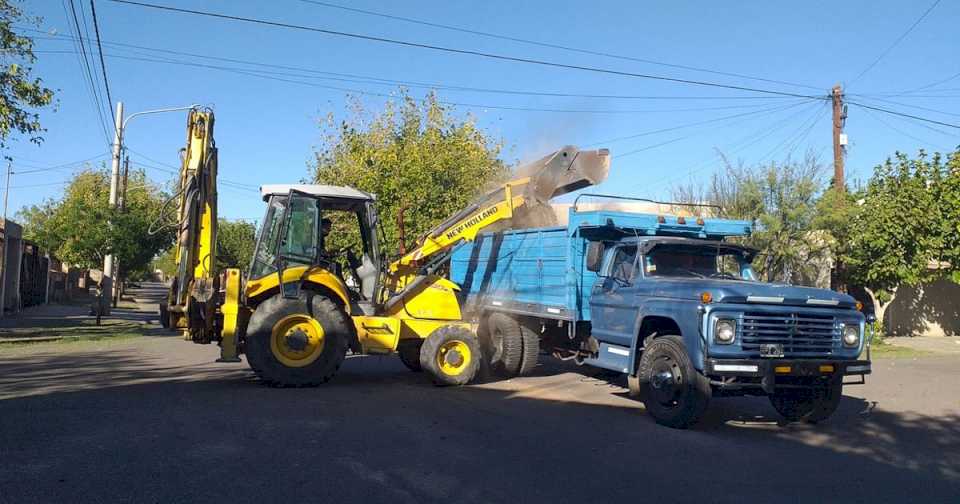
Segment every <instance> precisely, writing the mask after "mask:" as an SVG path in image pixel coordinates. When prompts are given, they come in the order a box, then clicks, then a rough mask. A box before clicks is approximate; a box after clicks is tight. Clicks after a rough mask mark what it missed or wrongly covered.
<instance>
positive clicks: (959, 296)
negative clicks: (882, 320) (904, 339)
mask: <svg viewBox="0 0 960 504" xmlns="http://www.w3.org/2000/svg"><path fill="white" fill-rule="evenodd" d="M886 316H887V324H888V327H889V328H890V332H892V333H893V334H897V335H902V336H957V335H960V285H958V284H956V283H953V282H951V281H949V280H938V281H936V282H933V283H930V284H927V285H923V286H920V287H907V286H903V287H900V289H898V291H897V298H896V299H894V300H893V303H892V304H891V305H890V308H888V309H887V313H886Z"/></svg>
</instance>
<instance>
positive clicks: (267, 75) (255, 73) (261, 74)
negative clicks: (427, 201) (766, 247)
mask: <svg viewBox="0 0 960 504" xmlns="http://www.w3.org/2000/svg"><path fill="white" fill-rule="evenodd" d="M35 52H38V53H40V52H45V53H61V52H63V53H66V51H35ZM106 56H107V57H108V58H118V59H126V60H132V61H146V62H152V63H163V64H171V65H183V66H189V67H195V68H208V69H213V70H220V71H225V72H231V73H236V74H240V75H246V76H250V77H257V78H262V79H269V80H275V81H279V82H287V83H292V84H300V85H304V86H310V87H315V88H320V89H329V90H333V91H343V92H346V93H356V94H360V95H368V96H378V97H383V98H393V97H394V95H392V94H388V93H383V92H377V91H368V90H364V89H357V88H347V87H339V86H330V85H324V84H317V83H315V82H304V81H300V80H294V79H286V78H282V77H278V76H279V75H296V74H288V73H280V72H265V71H262V70H249V69H243V68H236V67H226V66H219V65H208V64H204V63H196V62H190V61H181V60H174V59H169V58H164V59H157V58H146V57H137V56H125V55H119V54H107V55H106ZM300 77H301V78H318V77H315V76H311V75H300ZM321 78H322V77H321ZM322 79H325V78H322ZM334 80H345V79H334ZM350 82H363V81H350ZM364 83H367V84H380V85H383V84H382V83H377V82H364ZM770 98H779V97H770ZM438 102H439V103H440V104H442V105H452V106H461V107H467V108H479V109H495V110H508V111H519V112H550V113H577V114H638V113H660V112H705V111H710V110H730V109H750V108H758V107H765V106H768V105H769V103H764V104H759V105H727V106H717V107H694V108H672V109H558V108H544V107H517V106H510V105H494V104H486V103H469V102H459V101H449V100H439V101H438Z"/></svg>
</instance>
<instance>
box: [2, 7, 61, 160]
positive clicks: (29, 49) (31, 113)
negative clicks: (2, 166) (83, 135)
mask: <svg viewBox="0 0 960 504" xmlns="http://www.w3.org/2000/svg"><path fill="white" fill-rule="evenodd" d="M19 3H20V2H18V1H11V0H0V61H2V68H0V148H4V147H6V146H7V141H8V139H9V138H10V136H11V135H12V134H15V133H19V134H22V135H27V136H28V137H29V139H30V141H31V142H34V143H37V144H39V143H40V142H41V141H42V140H43V138H42V137H41V133H43V128H42V127H41V125H40V115H39V114H38V113H37V112H36V109H38V108H42V107H46V106H48V105H50V104H51V103H53V90H51V89H49V88H47V87H45V86H44V85H43V81H42V80H41V79H40V78H39V77H36V76H34V75H33V68H32V66H31V65H32V64H33V63H34V62H36V56H35V55H34V54H33V40H32V39H31V38H30V37H25V36H23V35H20V34H18V33H17V32H16V31H14V24H32V25H37V24H39V18H35V17H31V16H28V15H26V13H25V12H24V11H23V9H21V8H20V7H19V5H18V4H19Z"/></svg>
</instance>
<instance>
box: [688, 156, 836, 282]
mask: <svg viewBox="0 0 960 504" xmlns="http://www.w3.org/2000/svg"><path fill="white" fill-rule="evenodd" d="M723 161H724V167H723V170H721V171H720V172H718V173H716V174H714V175H713V177H712V178H711V180H710V181H709V183H708V184H707V185H706V186H701V185H696V184H693V185H687V186H682V187H679V188H676V189H674V191H673V192H674V195H673V196H674V199H675V200H676V201H678V202H681V203H707V204H710V205H716V206H717V207H719V211H718V212H717V213H718V215H719V216H722V217H726V218H731V219H744V220H750V221H753V222H754V224H755V227H754V232H753V234H752V235H751V236H750V237H748V238H746V239H745V240H743V242H744V244H746V245H749V246H751V247H754V248H756V249H758V250H759V251H760V253H759V254H758V256H757V259H756V260H755V261H754V265H755V268H756V270H757V273H758V274H759V275H760V276H761V278H765V279H766V280H767V281H779V282H792V283H801V284H802V283H816V282H815V280H817V279H818V277H820V276H821V275H820V271H821V270H822V264H821V263H822V262H823V259H824V258H825V256H826V255H827V252H828V250H827V247H826V246H825V245H826V244H825V243H824V242H823V241H822V240H821V239H820V238H819V237H817V236H816V233H814V232H813V222H814V219H815V218H816V216H817V199H818V196H819V194H820V192H821V191H822V189H823V178H822V176H821V173H822V171H823V168H822V165H821V164H820V163H819V162H818V160H817V159H816V158H815V157H814V156H811V155H808V156H807V157H806V158H805V159H804V160H803V161H799V162H795V161H791V160H787V161H785V162H783V163H771V164H769V165H759V166H752V167H751V166H745V165H744V164H742V163H741V164H738V165H733V164H732V163H730V162H729V161H728V160H727V159H726V158H724V159H723ZM702 212H703V209H699V210H697V209H695V210H694V213H702Z"/></svg>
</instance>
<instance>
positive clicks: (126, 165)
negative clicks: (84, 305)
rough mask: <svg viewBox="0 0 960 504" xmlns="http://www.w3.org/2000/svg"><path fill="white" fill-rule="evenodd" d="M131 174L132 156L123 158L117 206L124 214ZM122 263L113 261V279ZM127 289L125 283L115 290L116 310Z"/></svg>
mask: <svg viewBox="0 0 960 504" xmlns="http://www.w3.org/2000/svg"><path fill="white" fill-rule="evenodd" d="M129 174H130V156H125V157H124V158H123V175H121V177H120V195H119V202H118V204H117V206H118V207H119V208H120V213H123V212H124V211H125V210H126V209H127V177H128V176H129ZM120 276H121V275H120V261H118V260H116V259H115V260H114V261H113V277H114V278H116V279H119V278H120ZM124 291H125V289H124V283H123V282H118V283H117V288H116V289H113V307H114V308H116V307H117V304H119V303H120V297H121V296H123V293H124Z"/></svg>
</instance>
